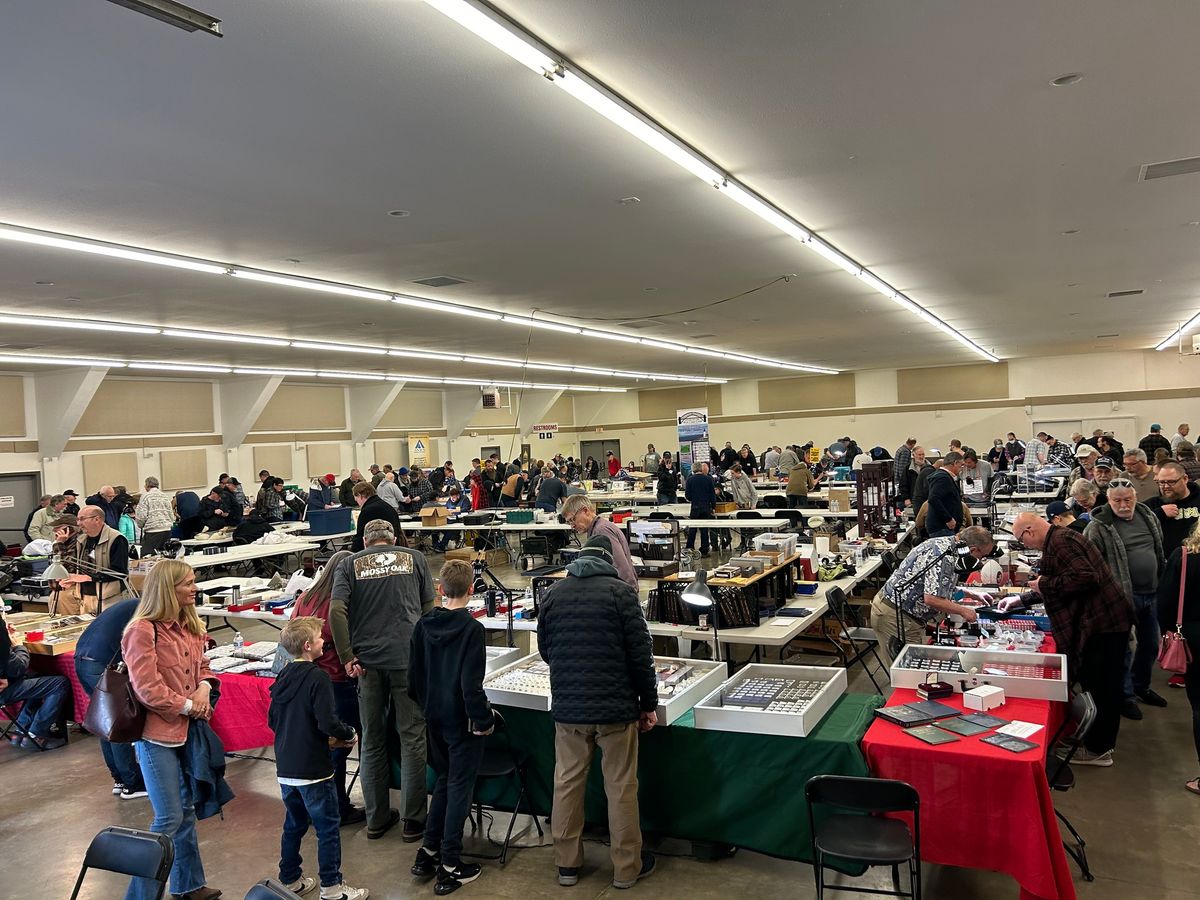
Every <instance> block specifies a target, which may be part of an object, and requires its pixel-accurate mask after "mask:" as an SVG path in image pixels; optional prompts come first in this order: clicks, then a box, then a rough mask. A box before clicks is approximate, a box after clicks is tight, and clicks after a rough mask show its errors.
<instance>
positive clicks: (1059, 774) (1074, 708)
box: [1046, 691, 1096, 881]
mask: <svg viewBox="0 0 1200 900" xmlns="http://www.w3.org/2000/svg"><path fill="white" fill-rule="evenodd" d="M1095 721H1096V702H1095V701H1094V700H1093V699H1092V695H1091V694H1089V693H1087V692H1086V691H1085V692H1083V693H1081V694H1076V695H1075V696H1074V697H1072V698H1071V705H1070V706H1069V707H1068V709H1067V718H1066V720H1065V721H1064V722H1063V723H1062V726H1061V727H1060V728H1059V729H1058V733H1057V734H1055V735H1054V741H1053V742H1052V743H1051V744H1050V752H1048V753H1047V754H1046V781H1047V782H1048V783H1049V784H1050V789H1051V790H1053V791H1069V790H1071V788H1073V787H1075V772H1074V771H1073V770H1072V769H1071V760H1072V759H1073V758H1074V757H1075V754H1076V753H1077V752H1078V751H1079V748H1080V747H1082V746H1083V739H1084V738H1085V737H1087V733H1088V732H1089V731H1090V730H1091V728H1092V724H1093V723H1094V722H1095ZM1057 748H1061V750H1058V752H1055V751H1056V750H1057ZM1054 814H1055V815H1056V816H1058V819H1059V821H1060V822H1062V823H1063V825H1065V826H1066V827H1067V831H1069V832H1070V833H1071V839H1072V841H1074V844H1070V843H1068V842H1067V839H1066V838H1063V849H1065V850H1066V851H1067V853H1069V854H1070V855H1071V859H1073V860H1075V862H1076V863H1077V864H1078V865H1079V871H1080V872H1081V873H1082V874H1083V877H1084V880H1085V881H1095V880H1096V876H1094V875H1093V874H1092V870H1091V868H1090V867H1089V866H1088V860H1087V844H1086V842H1085V841H1084V840H1083V838H1082V837H1080V835H1079V832H1078V831H1076V830H1075V826H1074V825H1072V824H1071V820H1070V819H1068V818H1067V817H1066V816H1064V815H1063V814H1062V813H1061V812H1059V811H1058V810H1057V809H1055V810H1054Z"/></svg>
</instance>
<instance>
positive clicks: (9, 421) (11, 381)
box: [0, 375, 25, 438]
mask: <svg viewBox="0 0 1200 900" xmlns="http://www.w3.org/2000/svg"><path fill="white" fill-rule="evenodd" d="M0 398H2V399H0V437H6V438H20V437H24V436H25V379H24V378H22V377H21V376H20V375H0Z"/></svg>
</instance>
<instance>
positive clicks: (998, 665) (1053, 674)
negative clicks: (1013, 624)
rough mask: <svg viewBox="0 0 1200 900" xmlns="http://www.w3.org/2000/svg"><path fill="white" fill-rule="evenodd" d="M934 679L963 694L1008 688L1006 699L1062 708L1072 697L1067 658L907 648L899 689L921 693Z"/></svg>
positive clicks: (896, 680) (896, 677) (896, 674)
mask: <svg viewBox="0 0 1200 900" xmlns="http://www.w3.org/2000/svg"><path fill="white" fill-rule="evenodd" d="M931 674H932V675H936V676H937V679H938V680H940V681H946V682H949V683H950V684H951V685H953V686H954V690H955V692H956V693H960V694H961V693H962V692H963V691H969V690H971V688H977V687H979V686H981V685H985V684H990V685H995V686H996V687H998V688H1003V689H1004V695H1005V696H1006V697H1023V698H1027V699H1031V700H1056V701H1058V702H1060V703H1065V702H1066V701H1067V700H1068V699H1069V697H1070V684H1071V683H1070V680H1069V679H1068V678H1067V658H1066V657H1065V656H1064V655H1063V654H1061V653H1034V652H1026V651H1021V650H982V649H974V650H964V649H961V648H958V647H936V646H932V645H927V644H906V645H905V646H904V649H902V650H901V651H900V655H899V656H897V657H896V661H895V662H893V663H892V669H891V678H892V685H893V686H894V687H898V688H914V689H915V688H916V687H917V686H919V685H920V684H921V683H922V682H924V681H926V680H927V679H928V678H929V677H930V675H931Z"/></svg>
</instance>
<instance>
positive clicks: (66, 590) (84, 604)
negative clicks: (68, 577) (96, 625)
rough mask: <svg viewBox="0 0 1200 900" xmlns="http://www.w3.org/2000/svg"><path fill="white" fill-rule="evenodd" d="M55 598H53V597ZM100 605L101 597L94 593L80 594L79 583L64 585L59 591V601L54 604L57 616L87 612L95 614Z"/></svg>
mask: <svg viewBox="0 0 1200 900" xmlns="http://www.w3.org/2000/svg"><path fill="white" fill-rule="evenodd" d="M51 600H53V598H51ZM99 607H100V598H99V597H97V596H95V595H94V594H93V595H87V594H80V593H79V585H77V584H67V585H63V588H62V590H60V591H59V592H58V602H57V604H54V615H55V616H77V615H79V614H80V613H86V614H88V615H92V616H94V615H95V614H96V611H97V610H98V609H99Z"/></svg>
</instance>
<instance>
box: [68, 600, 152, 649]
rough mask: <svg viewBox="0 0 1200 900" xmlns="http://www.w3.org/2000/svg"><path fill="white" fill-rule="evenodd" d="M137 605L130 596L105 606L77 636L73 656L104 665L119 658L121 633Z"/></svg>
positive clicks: (136, 601)
mask: <svg viewBox="0 0 1200 900" xmlns="http://www.w3.org/2000/svg"><path fill="white" fill-rule="evenodd" d="M137 605H138V599H137V597H131V598H130V599H128V600H121V601H119V602H117V603H114V604H113V605H112V606H106V607H105V608H104V611H103V612H101V613H100V615H98V616H96V618H95V619H94V620H93V621H92V624H91V625H89V626H88V627H87V628H85V629H84V630H83V634H81V635H80V636H79V640H78V641H77V642H76V644H75V658H76V659H92V660H95V661H96V662H101V663H104V664H105V665H108V664H109V663H113V662H116V661H117V660H119V659H120V658H121V635H122V634H123V633H124V631H125V626H126V625H128V624H129V620H130V619H132V618H133V614H134V613H135V612H136V611H137Z"/></svg>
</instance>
